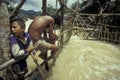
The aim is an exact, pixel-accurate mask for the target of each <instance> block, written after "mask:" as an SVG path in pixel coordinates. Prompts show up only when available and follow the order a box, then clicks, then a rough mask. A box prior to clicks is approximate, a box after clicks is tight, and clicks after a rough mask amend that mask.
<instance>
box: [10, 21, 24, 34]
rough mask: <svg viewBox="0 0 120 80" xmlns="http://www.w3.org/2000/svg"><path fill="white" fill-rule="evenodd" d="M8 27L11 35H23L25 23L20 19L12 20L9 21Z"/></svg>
mask: <svg viewBox="0 0 120 80" xmlns="http://www.w3.org/2000/svg"><path fill="white" fill-rule="evenodd" d="M10 27H11V32H12V34H14V35H16V36H20V35H21V34H23V33H24V30H25V23H24V21H23V20H22V19H13V20H11V21H10Z"/></svg>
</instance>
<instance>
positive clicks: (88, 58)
mask: <svg viewBox="0 0 120 80" xmlns="http://www.w3.org/2000/svg"><path fill="white" fill-rule="evenodd" d="M119 75H120V47H118V46H115V45H110V44H107V43H103V42H100V41H88V40H80V39H79V38H78V37H72V38H71V40H70V42H69V43H68V44H67V45H66V46H65V48H64V50H63V52H62V53H61V54H60V55H59V58H58V60H57V62H56V65H55V67H54V68H53V72H52V75H51V76H50V77H49V78H48V79H47V80H120V77H119Z"/></svg>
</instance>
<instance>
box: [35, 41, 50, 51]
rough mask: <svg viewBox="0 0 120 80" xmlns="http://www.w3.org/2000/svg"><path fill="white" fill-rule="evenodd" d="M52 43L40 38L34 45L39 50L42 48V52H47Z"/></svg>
mask: <svg viewBox="0 0 120 80" xmlns="http://www.w3.org/2000/svg"><path fill="white" fill-rule="evenodd" d="M50 45H51V44H50V43H47V42H46V41H44V40H38V41H37V42H36V43H35V44H34V46H35V48H36V49H37V50H40V51H41V52H46V51H47V50H49V49H50Z"/></svg>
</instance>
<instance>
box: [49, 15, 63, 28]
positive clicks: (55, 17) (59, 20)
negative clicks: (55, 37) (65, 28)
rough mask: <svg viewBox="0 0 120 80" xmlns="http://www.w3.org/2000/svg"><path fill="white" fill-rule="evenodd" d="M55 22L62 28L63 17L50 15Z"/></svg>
mask: <svg viewBox="0 0 120 80" xmlns="http://www.w3.org/2000/svg"><path fill="white" fill-rule="evenodd" d="M50 16H51V17H52V18H53V19H54V20H55V24H57V25H58V26H60V24H61V17H60V15H59V14H54V15H50Z"/></svg>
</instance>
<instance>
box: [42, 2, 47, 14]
mask: <svg viewBox="0 0 120 80" xmlns="http://www.w3.org/2000/svg"><path fill="white" fill-rule="evenodd" d="M42 11H43V12H42V15H46V13H47V1H46V0H43V1H42Z"/></svg>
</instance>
